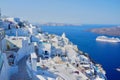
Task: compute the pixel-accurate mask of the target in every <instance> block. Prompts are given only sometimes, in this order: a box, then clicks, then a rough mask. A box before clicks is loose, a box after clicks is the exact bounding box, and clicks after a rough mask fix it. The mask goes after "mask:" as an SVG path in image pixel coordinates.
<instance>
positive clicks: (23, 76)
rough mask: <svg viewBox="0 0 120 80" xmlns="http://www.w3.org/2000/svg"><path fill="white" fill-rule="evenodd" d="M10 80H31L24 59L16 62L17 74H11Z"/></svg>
mask: <svg viewBox="0 0 120 80" xmlns="http://www.w3.org/2000/svg"><path fill="white" fill-rule="evenodd" d="M10 80H32V79H31V78H30V77H29V75H28V73H27V69H26V57H23V58H22V59H21V60H20V61H19V62H18V72H17V73H15V74H13V75H12V76H11V78H10Z"/></svg>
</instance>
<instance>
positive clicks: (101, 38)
mask: <svg viewBox="0 0 120 80" xmlns="http://www.w3.org/2000/svg"><path fill="white" fill-rule="evenodd" d="M96 41H104V42H120V39H119V38H114V37H112V38H110V37H107V36H98V37H97V38H96Z"/></svg>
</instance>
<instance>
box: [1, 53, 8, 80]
mask: <svg viewBox="0 0 120 80" xmlns="http://www.w3.org/2000/svg"><path fill="white" fill-rule="evenodd" d="M3 60H4V63H3V66H2V69H1V72H0V80H9V77H10V74H9V64H8V61H7V58H6V55H5V54H3Z"/></svg>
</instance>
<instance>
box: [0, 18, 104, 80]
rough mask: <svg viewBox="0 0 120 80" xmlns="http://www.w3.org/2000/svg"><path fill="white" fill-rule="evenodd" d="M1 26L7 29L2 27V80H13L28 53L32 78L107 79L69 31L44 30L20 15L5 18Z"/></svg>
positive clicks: (0, 69) (0, 46)
mask: <svg viewBox="0 0 120 80" xmlns="http://www.w3.org/2000/svg"><path fill="white" fill-rule="evenodd" d="M0 27H1V28H4V30H3V29H0V79H3V80H10V77H11V76H12V75H14V73H16V72H18V65H17V64H18V62H19V61H20V60H21V59H22V58H23V57H25V56H27V57H28V58H27V59H26V64H27V65H26V66H25V67H26V70H27V72H28V74H29V77H31V79H32V80H105V79H106V78H105V72H104V70H103V69H102V67H101V66H100V65H96V64H94V63H93V62H92V61H91V60H90V58H89V57H88V56H86V55H84V53H83V52H82V51H79V50H78V48H77V46H76V45H73V44H72V43H71V42H70V41H69V40H68V38H66V36H65V33H63V35H62V36H57V35H54V34H48V33H41V29H40V28H39V27H36V26H33V25H31V24H29V23H28V22H25V21H21V20H20V19H19V18H5V19H2V20H1V21H0ZM4 31H5V32H4ZM5 33H6V35H5Z"/></svg>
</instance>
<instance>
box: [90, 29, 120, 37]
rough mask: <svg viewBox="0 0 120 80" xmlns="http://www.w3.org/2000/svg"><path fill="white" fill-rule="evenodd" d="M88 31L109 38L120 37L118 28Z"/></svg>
mask: <svg viewBox="0 0 120 80" xmlns="http://www.w3.org/2000/svg"><path fill="white" fill-rule="evenodd" d="M88 31H90V32H93V33H97V34H103V35H109V36H120V27H109V28H93V29H89V30H88Z"/></svg>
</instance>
